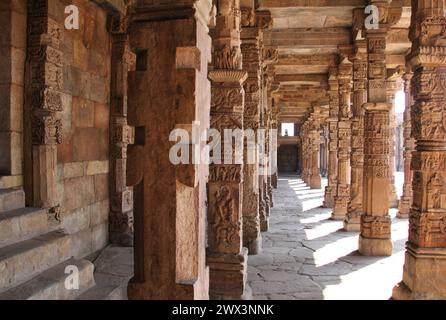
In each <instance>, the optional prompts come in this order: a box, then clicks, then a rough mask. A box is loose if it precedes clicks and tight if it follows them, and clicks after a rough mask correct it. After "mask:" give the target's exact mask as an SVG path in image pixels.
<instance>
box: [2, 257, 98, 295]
mask: <svg viewBox="0 0 446 320" xmlns="http://www.w3.org/2000/svg"><path fill="white" fill-rule="evenodd" d="M67 266H76V267H77V270H78V272H79V273H78V276H79V289H77V290H69V289H67V288H66V286H65V281H66V280H67V277H68V276H70V277H71V276H72V275H73V274H72V271H71V270H70V269H67V270H66V268H67ZM65 271H67V273H65ZM93 272H94V265H93V263H91V262H90V261H88V260H84V259H81V260H76V259H69V260H67V261H65V262H63V263H60V264H58V265H56V266H55V267H53V268H51V269H48V270H46V271H44V272H43V273H41V274H39V275H37V276H36V277H34V278H32V279H31V280H29V281H27V282H25V283H23V284H21V285H19V286H17V287H15V288H12V289H10V290H8V291H6V292H3V293H0V300H73V299H75V298H76V297H78V296H79V295H81V294H82V293H84V292H86V291H87V290H88V289H90V288H92V287H94V285H95V282H94V277H93ZM68 282H69V281H68Z"/></svg>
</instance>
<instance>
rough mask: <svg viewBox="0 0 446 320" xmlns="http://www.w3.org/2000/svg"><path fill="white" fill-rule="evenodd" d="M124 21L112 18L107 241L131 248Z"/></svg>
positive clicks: (130, 61) (128, 56) (129, 55)
mask: <svg viewBox="0 0 446 320" xmlns="http://www.w3.org/2000/svg"><path fill="white" fill-rule="evenodd" d="M127 14H129V13H127ZM128 18H129V16H126V17H124V16H121V15H119V14H117V15H116V16H114V17H113V18H112V24H111V30H110V31H111V33H112V35H113V37H112V63H111V70H112V71H111V72H112V77H111V79H112V80H111V81H112V83H111V99H110V101H111V108H110V109H111V111H110V115H111V126H112V127H111V133H110V137H111V139H110V141H111V150H112V152H111V153H110V157H111V161H110V181H111V183H110V196H111V201H110V203H111V206H110V242H111V243H114V244H117V245H122V246H133V190H132V189H131V188H130V187H128V186H127V172H126V169H127V146H128V145H129V144H132V143H133V142H134V140H133V137H134V128H132V127H130V126H129V125H128V123H127V100H128V81H127V78H128V72H129V71H135V66H136V55H135V54H134V53H133V52H131V50H130V44H129V36H128V33H127V32H128V31H127V28H128Z"/></svg>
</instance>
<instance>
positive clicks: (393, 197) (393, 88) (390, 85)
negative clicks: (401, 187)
mask: <svg viewBox="0 0 446 320" xmlns="http://www.w3.org/2000/svg"><path fill="white" fill-rule="evenodd" d="M399 90H400V82H398V81H397V80H390V81H387V102H388V103H389V104H391V105H392V108H391V109H390V112H389V130H390V139H389V143H390V154H389V156H390V158H389V175H390V180H389V184H390V187H389V188H390V195H389V196H390V198H389V206H390V208H397V207H398V195H397V193H396V186H395V153H396V132H395V130H396V114H395V96H396V92H397V91H399Z"/></svg>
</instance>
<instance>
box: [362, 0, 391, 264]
mask: <svg viewBox="0 0 446 320" xmlns="http://www.w3.org/2000/svg"><path fill="white" fill-rule="evenodd" d="M377 4H379V5H380V7H379V8H380V14H383V13H384V12H386V10H387V8H388V3H384V2H382V1H381V2H379V3H377ZM384 16H385V15H384ZM386 36H387V25H385V24H384V23H382V21H381V22H380V28H379V29H369V30H367V31H366V41H367V49H368V79H369V81H368V83H369V85H368V103H366V104H365V106H364V107H365V119H364V193H363V210H364V213H363V214H362V216H361V234H360V237H359V252H360V253H361V254H363V255H373V256H386V255H391V254H392V249H393V246H392V241H391V234H390V233H391V219H390V216H389V200H388V199H389V191H390V190H389V146H390V145H389V111H390V109H391V105H390V104H388V103H387V100H386V65H385V50H386Z"/></svg>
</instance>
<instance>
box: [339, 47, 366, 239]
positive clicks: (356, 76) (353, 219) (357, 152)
mask: <svg viewBox="0 0 446 320" xmlns="http://www.w3.org/2000/svg"><path fill="white" fill-rule="evenodd" d="M352 60H353V80H354V83H353V105H352V114H353V117H352V141H351V145H352V153H351V189H350V203H349V205H348V213H347V217H346V219H345V220H344V229H345V230H346V231H360V229H361V215H362V212H363V209H362V205H363V201H362V194H363V171H364V113H365V111H364V108H363V106H364V103H366V102H367V44H366V43H365V41H357V43H356V48H355V54H354V55H353V59H352Z"/></svg>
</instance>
